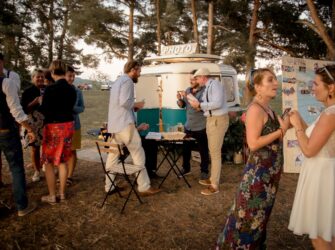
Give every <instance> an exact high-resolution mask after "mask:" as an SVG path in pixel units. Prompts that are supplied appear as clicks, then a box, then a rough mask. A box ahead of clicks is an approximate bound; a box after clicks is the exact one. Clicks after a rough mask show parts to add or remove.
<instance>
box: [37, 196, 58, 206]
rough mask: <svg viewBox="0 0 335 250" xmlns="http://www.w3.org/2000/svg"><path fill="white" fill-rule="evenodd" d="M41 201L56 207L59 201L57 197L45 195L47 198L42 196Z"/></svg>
mask: <svg viewBox="0 0 335 250" xmlns="http://www.w3.org/2000/svg"><path fill="white" fill-rule="evenodd" d="M41 201H42V202H45V203H49V204H50V205H56V203H57V201H56V195H53V196H51V195H45V196H42V198H41Z"/></svg>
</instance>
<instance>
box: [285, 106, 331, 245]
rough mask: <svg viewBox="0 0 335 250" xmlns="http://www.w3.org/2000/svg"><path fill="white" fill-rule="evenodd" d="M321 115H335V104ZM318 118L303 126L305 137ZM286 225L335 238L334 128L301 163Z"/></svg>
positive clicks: (299, 233) (312, 233) (305, 231)
mask: <svg viewBox="0 0 335 250" xmlns="http://www.w3.org/2000/svg"><path fill="white" fill-rule="evenodd" d="M322 114H327V115H329V114H333V115H335V106H330V107H328V108H326V109H325V110H324V111H323V112H322ZM319 118H320V116H319V117H318V118H317V119H316V121H315V122H314V123H312V124H311V125H310V126H309V127H308V128H307V129H306V135H307V136H308V137H310V135H311V133H312V131H313V129H314V127H315V124H316V123H317V121H318V120H319ZM288 228H289V229H290V230H292V231H293V233H295V234H298V235H302V234H308V235H309V238H311V239H316V238H317V237H318V236H320V237H322V238H323V239H324V240H326V241H329V242H330V241H332V237H335V131H334V132H333V133H332V134H331V136H330V137H329V139H328V141H327V143H326V144H325V145H324V146H323V147H322V148H321V150H320V152H319V153H318V154H317V155H316V156H314V157H311V158H307V157H305V159H304V161H303V163H302V166H301V170H300V175H299V180H298V185H297V190H296V193H295V197H294V202H293V207H292V212H291V217H290V223H289V226H288Z"/></svg>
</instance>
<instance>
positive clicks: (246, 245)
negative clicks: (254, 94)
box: [216, 111, 283, 249]
mask: <svg viewBox="0 0 335 250" xmlns="http://www.w3.org/2000/svg"><path fill="white" fill-rule="evenodd" d="M272 112H273V111H272ZM273 117H274V118H272V117H271V116H270V115H268V121H267V122H266V123H265V125H264V127H263V129H262V133H261V135H267V134H270V133H272V132H274V131H276V130H278V128H279V127H280V125H279V122H278V120H277V117H276V115H275V114H274V112H273ZM282 163H283V154H282V143H281V142H280V141H279V140H275V141H273V142H272V143H271V144H269V145H267V146H265V147H263V148H260V149H258V150H256V151H254V152H251V153H250V155H249V158H248V161H247V163H246V166H245V168H244V173H243V177H242V181H241V183H240V185H239V188H238V191H237V195H236V197H235V200H234V204H233V206H232V208H231V211H230V213H229V215H228V218H227V221H226V224H225V226H224V228H223V231H222V232H221V233H220V234H219V237H218V241H217V246H216V249H262V247H263V246H264V244H265V239H266V224H267V222H268V220H269V217H270V214H271V210H272V207H273V205H274V201H275V197H276V193H277V190H278V184H279V180H280V175H281V172H282Z"/></svg>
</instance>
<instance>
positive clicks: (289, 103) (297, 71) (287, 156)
mask: <svg viewBox="0 0 335 250" xmlns="http://www.w3.org/2000/svg"><path fill="white" fill-rule="evenodd" d="M328 64H334V62H331V61H321V60H313V59H303V58H295V57H283V59H282V72H283V79H282V108H283V109H282V110H285V109H286V108H292V110H298V111H299V113H300V114H301V116H302V118H303V119H304V120H305V121H306V123H307V124H308V125H309V124H311V123H312V122H313V121H314V120H315V119H316V118H317V117H318V116H319V115H320V112H321V111H322V109H323V106H322V104H321V103H319V102H317V101H316V100H315V99H314V96H313V93H312V86H313V79H314V72H315V70H316V69H318V68H321V67H323V66H324V65H328ZM283 143H284V172H286V173H299V171H300V166H301V163H302V160H303V158H304V156H303V154H302V152H301V151H300V148H299V144H298V141H297V138H296V136H295V132H294V129H289V130H288V131H287V133H286V135H285V137H284V141H283Z"/></svg>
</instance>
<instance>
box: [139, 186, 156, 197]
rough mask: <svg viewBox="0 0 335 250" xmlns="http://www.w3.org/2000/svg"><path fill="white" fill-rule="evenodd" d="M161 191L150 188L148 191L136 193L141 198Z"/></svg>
mask: <svg viewBox="0 0 335 250" xmlns="http://www.w3.org/2000/svg"><path fill="white" fill-rule="evenodd" d="M160 191H161V190H160V189H158V188H153V187H150V188H149V189H148V190H146V191H143V192H138V193H139V195H141V196H150V195H154V194H157V193H159V192H160Z"/></svg>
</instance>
